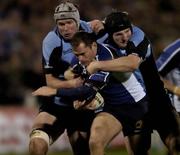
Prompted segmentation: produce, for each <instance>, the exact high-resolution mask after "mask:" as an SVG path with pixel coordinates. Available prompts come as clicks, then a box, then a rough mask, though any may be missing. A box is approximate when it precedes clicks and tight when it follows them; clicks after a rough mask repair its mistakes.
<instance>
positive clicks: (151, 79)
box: [126, 28, 171, 105]
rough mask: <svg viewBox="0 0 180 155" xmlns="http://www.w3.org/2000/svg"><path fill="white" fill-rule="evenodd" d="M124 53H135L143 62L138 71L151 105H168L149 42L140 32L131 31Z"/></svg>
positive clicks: (168, 100)
mask: <svg viewBox="0 0 180 155" xmlns="http://www.w3.org/2000/svg"><path fill="white" fill-rule="evenodd" d="M126 52H127V54H131V53H136V54H137V55H138V56H139V57H140V58H142V60H143V61H142V63H141V64H140V66H139V71H140V73H141V75H142V77H143V81H144V85H145V88H146V92H147V94H148V96H149V98H150V101H151V105H156V104H163V103H164V102H166V103H168V105H170V104H171V102H170V98H169V97H168V95H167V93H166V91H165V89H164V85H163V82H162V81H161V80H160V76H159V73H158V70H157V67H156V63H155V59H154V56H153V51H152V46H151V42H150V41H149V39H148V38H147V36H146V35H145V33H144V32H143V31H142V30H140V29H139V30H138V29H136V28H135V30H134V29H133V35H132V38H131V39H130V41H129V44H128V47H127V49H126ZM166 105H167V104H166Z"/></svg>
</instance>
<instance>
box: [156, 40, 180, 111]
mask: <svg viewBox="0 0 180 155" xmlns="http://www.w3.org/2000/svg"><path fill="white" fill-rule="evenodd" d="M156 65H157V68H158V71H159V74H160V75H161V76H162V77H164V78H165V79H167V80H169V81H171V82H172V83H173V84H174V85H176V86H180V39H177V40H176V41H174V42H173V43H171V44H170V45H169V46H167V47H166V48H165V49H164V50H163V52H162V53H161V55H160V56H159V58H158V59H157V60H156ZM170 97H171V99H172V103H173V105H174V107H175V108H176V110H177V111H178V112H180V97H179V96H177V95H175V94H171V93H170Z"/></svg>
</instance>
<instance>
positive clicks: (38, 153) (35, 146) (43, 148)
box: [29, 138, 48, 155]
mask: <svg viewBox="0 0 180 155" xmlns="http://www.w3.org/2000/svg"><path fill="white" fill-rule="evenodd" d="M47 151H48V146H47V143H46V142H45V141H44V140H43V139H39V138H34V139H32V140H30V143H29V153H30V155H46V153H47Z"/></svg>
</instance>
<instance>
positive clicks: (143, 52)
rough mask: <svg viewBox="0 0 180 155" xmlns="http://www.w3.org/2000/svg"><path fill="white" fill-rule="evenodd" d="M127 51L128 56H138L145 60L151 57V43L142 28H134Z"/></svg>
mask: <svg viewBox="0 0 180 155" xmlns="http://www.w3.org/2000/svg"><path fill="white" fill-rule="evenodd" d="M126 51H127V54H132V53H134V54H137V55H138V56H139V57H140V58H142V59H143V60H144V59H145V58H147V57H149V56H150V54H151V52H152V47H151V43H150V41H149V39H148V38H147V36H146V35H145V34H144V32H143V31H142V30H141V29H140V28H138V27H136V26H133V34H132V37H131V39H130V41H129V42H128V44H127V49H126Z"/></svg>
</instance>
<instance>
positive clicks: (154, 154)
mask: <svg viewBox="0 0 180 155" xmlns="http://www.w3.org/2000/svg"><path fill="white" fill-rule="evenodd" d="M150 152H151V153H150V154H151V155H166V154H167V153H166V152H165V151H163V152H162V151H161V152H160V151H158V150H152V149H151V151H150ZM0 155H2V154H0ZM3 155H28V153H27V154H16V153H8V154H3ZM48 155H72V152H70V151H62V152H56V153H55V152H54V153H51V152H49V153H48ZM105 155H127V152H126V150H124V149H113V150H112V149H107V150H106V153H105Z"/></svg>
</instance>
